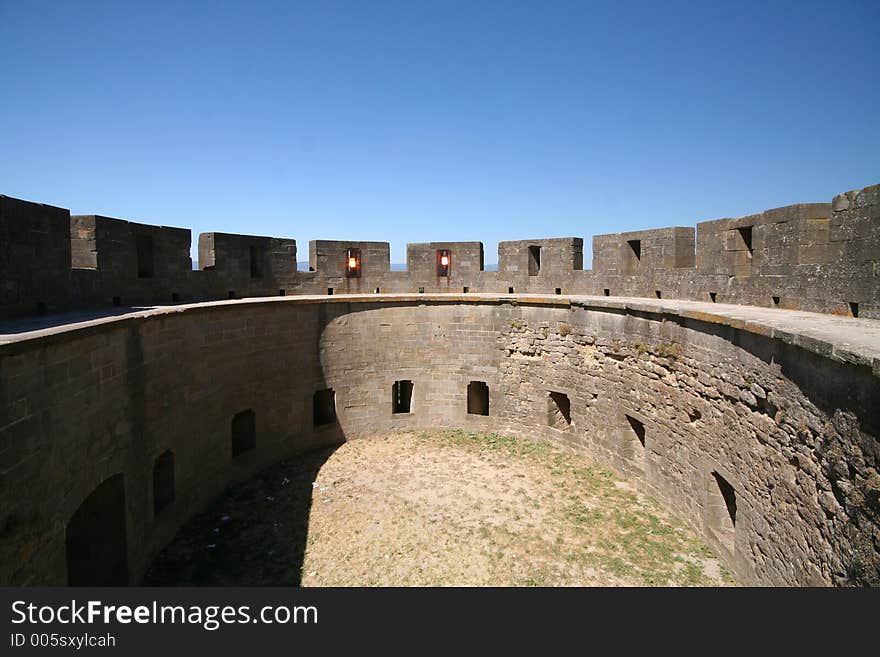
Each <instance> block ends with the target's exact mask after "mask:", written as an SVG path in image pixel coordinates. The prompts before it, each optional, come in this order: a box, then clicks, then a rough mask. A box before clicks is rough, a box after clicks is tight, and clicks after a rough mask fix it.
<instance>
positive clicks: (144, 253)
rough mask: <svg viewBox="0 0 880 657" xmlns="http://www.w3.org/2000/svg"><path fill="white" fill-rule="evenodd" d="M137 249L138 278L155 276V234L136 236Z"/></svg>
mask: <svg viewBox="0 0 880 657" xmlns="http://www.w3.org/2000/svg"><path fill="white" fill-rule="evenodd" d="M135 250H136V251H137V268H138V278H153V236H152V235H138V236H136V237H135Z"/></svg>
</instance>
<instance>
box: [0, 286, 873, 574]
mask: <svg viewBox="0 0 880 657" xmlns="http://www.w3.org/2000/svg"><path fill="white" fill-rule="evenodd" d="M632 306H634V307H630V304H628V303H627V302H626V301H625V300H619V299H618V300H606V299H604V298H588V297H581V298H578V297H574V298H567V297H564V296H557V295H548V296H543V297H538V296H535V297H527V296H525V295H523V296H521V297H519V298H518V299H517V303H511V299H510V297H508V296H505V295H482V294H458V295H451V294H447V295H419V294H411V295H378V296H376V295H363V296H348V297H346V296H335V295H334V296H333V297H326V296H325V297H287V298H284V299H281V298H275V299H265V300H254V301H248V300H238V301H227V302H214V303H209V304H193V305H188V306H181V307H177V308H162V309H156V310H148V311H142V312H136V313H130V314H126V315H119V316H108V317H104V318H100V319H91V320H89V321H84V322H80V323H79V324H65V325H61V326H55V327H44V328H39V329H35V330H32V331H30V332H28V331H27V330H26V329H27V328H28V327H27V324H26V323H24V322H22V323H18V324H16V325H14V327H13V326H7V331H5V332H4V333H3V335H2V338H0V365H2V366H0V437H2V441H3V442H2V444H3V446H4V449H3V450H2V451H0V471H2V475H3V481H4V486H3V488H2V490H0V521H2V523H3V527H4V541H3V542H2V544H0V582H2V583H5V584H64V583H66V581H67V576H66V568H65V553H64V531H65V526H66V525H67V523H68V522H69V520H70V519H71V517H72V516H73V514H74V512H75V511H76V510H77V508H79V506H80V504H81V503H82V502H83V500H84V499H86V498H87V497H88V495H89V494H90V492H92V491H94V490H95V489H96V488H97V487H98V486H99V484H100V483H101V482H103V481H105V480H107V479H108V478H109V477H111V476H112V475H115V474H119V473H122V474H123V475H124V480H125V501H126V517H127V527H128V549H129V554H128V563H129V566H130V573H131V575H130V576H131V578H132V580H137V578H138V576H139V574H140V573H142V572H143V569H144V568H145V566H146V564H147V563H148V562H149V560H150V559H151V557H152V555H154V554H155V553H156V551H157V550H158V549H159V548H160V547H161V546H163V545H164V544H165V543H166V542H167V541H168V540H169V539H170V538H171V536H172V535H173V534H174V532H175V530H176V528H177V527H178V526H179V525H180V523H181V522H183V521H184V520H185V519H186V518H188V517H189V516H190V515H192V514H193V513H194V512H195V511H196V510H198V509H199V508H201V507H202V505H203V504H204V503H205V502H206V501H207V500H209V499H211V498H212V497H214V496H215V495H216V494H217V493H219V492H220V491H221V490H222V488H223V486H224V485H225V484H226V483H227V482H229V481H237V480H240V479H242V478H245V477H248V476H250V475H251V474H253V473H255V472H257V471H258V470H260V469H262V468H264V467H266V466H267V465H268V464H270V463H273V462H275V461H277V460H278V459H280V458H283V457H285V456H289V455H291V454H295V453H297V452H298V451H301V450H305V449H308V448H310V447H314V446H318V445H325V444H330V443H334V442H338V441H340V440H343V439H354V438H357V437H359V436H365V435H372V434H376V433H384V432H388V431H390V430H393V429H395V428H408V429H419V428H438V427H450V428H452V427H459V428H460V427H464V428H473V429H475V430H481V431H501V432H510V433H518V434H527V435H529V436H535V437H543V438H545V439H548V440H553V441H556V442H559V443H561V444H564V445H566V446H569V447H571V448H572V449H577V450H580V451H583V452H584V453H586V454H589V455H591V456H592V457H594V458H596V459H597V460H599V461H600V462H602V463H604V464H605V465H607V466H609V467H612V468H613V469H615V470H617V471H619V472H620V473H622V474H624V475H625V476H627V477H628V478H630V479H631V480H633V481H635V482H636V483H637V484H638V485H639V486H641V487H643V488H644V489H645V490H646V491H648V492H650V493H651V494H652V495H654V496H655V497H657V498H658V499H660V500H662V501H663V502H664V503H665V504H666V505H667V506H668V507H669V508H670V509H671V510H672V511H674V512H675V513H677V514H678V515H680V516H681V517H682V518H684V519H685V520H687V521H688V522H689V523H690V524H691V525H692V526H693V527H694V528H695V529H697V530H698V531H700V532H701V533H702V534H703V535H704V536H705V537H706V540H707V541H708V542H709V543H710V544H711V545H713V547H714V548H715V549H716V550H717V551H718V553H719V555H721V557H722V558H723V559H724V561H725V562H726V564H727V565H728V566H729V567H730V569H731V571H732V572H733V573H734V574H735V576H736V577H737V579H738V580H739V581H741V582H743V583H747V584H801V585H803V584H825V585H851V584H869V585H878V584H880V581H878V573H880V549H878V546H877V544H876V538H875V537H876V536H877V534H878V531H880V511H878V494H880V484H878V481H880V480H878V463H880V448H878V440H877V437H878V433H880V428H878V417H877V414H876V409H877V408H878V407H880V387H878V377H877V376H876V375H875V374H874V371H875V370H872V369H871V368H870V367H868V366H867V365H864V364H856V363H853V362H851V361H848V360H838V359H835V358H834V349H835V346H836V345H837V344H838V343H845V344H846V345H848V350H849V351H850V352H851V353H853V354H855V355H858V357H859V358H860V359H862V361H863V362H876V359H877V357H878V355H880V330H878V327H877V326H876V325H875V324H876V322H872V321H870V320H866V321H865V320H863V321H855V320H852V319H847V318H841V317H833V316H821V315H815V314H810V313H803V312H793V311H792V312H790V313H779V312H778V311H773V310H771V309H761V308H742V307H735V306H719V305H718V304H715V305H711V304H708V303H696V302H683V301H678V302H676V301H667V300H663V301H656V302H653V303H652V302H648V301H646V300H639V301H638V302H637V303H633V304H632ZM636 308H637V309H636ZM710 308H711V309H712V310H713V311H714V312H713V313H711V314H710V313H707V312H705V311H706V310H707V309H710ZM698 318H701V319H698ZM756 328H759V329H760V330H755V329H756ZM777 329H778V330H779V332H780V333H781V334H784V335H786V336H788V337H790V338H792V339H790V340H788V341H783V340H781V339H779V338H777V337H773V332H774V331H775V330H777ZM13 331H14V332H13ZM801 337H809V338H810V339H809V340H801V339H800V338H801ZM825 345H828V348H826V346H825ZM401 379H406V380H409V381H412V383H413V397H412V411H411V412H410V413H406V414H394V413H392V399H391V390H392V385H393V383H394V382H395V381H397V380H401ZM471 381H482V382H485V383H486V384H487V385H488V388H489V408H490V415H489V416H483V415H472V414H468V413H467V386H468V384H469V382H471ZM758 388H760V390H762V391H764V393H765V397H764V398H762V397H761V396H760V395H758V394H756V390H757V389H758ZM326 389H331V390H333V391H334V395H335V405H336V416H337V418H338V422H336V423H330V424H327V425H321V426H318V427H314V426H313V422H312V419H313V418H312V413H313V396H314V394H315V393H316V392H317V391H319V390H326ZM551 392H553V393H557V394H558V395H564V396H565V398H567V399H568V401H569V403H570V410H569V414H570V418H569V419H570V421H568V422H562V421H560V419H559V415H560V413H562V407H561V406H560V405H559V404H558V403H557V405H556V406H555V407H554V406H552V405H551V404H550V403H549V395H550V393H551ZM560 399H561V397H560ZM743 400H745V403H744V401H743ZM246 409H251V410H253V412H254V417H255V428H256V447H255V449H253V450H251V451H248V452H246V453H245V454H244V455H242V456H239V457H238V458H233V457H232V444H231V436H230V423H231V422H232V418H233V417H235V416H236V415H237V414H239V413H241V412H242V411H244V410H246ZM167 450H171V451H172V452H173V453H174V455H175V467H176V473H175V485H176V491H175V496H174V501H173V503H171V504H170V505H168V507H167V508H166V509H165V510H164V511H163V512H162V514H160V515H154V513H153V491H152V481H153V480H152V477H151V471H152V467H153V464H154V462H155V461H156V459H157V458H158V457H159V456H160V455H161V454H164V453H165V452H167ZM719 481H723V482H724V485H726V486H729V487H730V489H731V490H732V491H733V494H734V495H735V499H736V514H735V518H736V522H735V524H730V521H729V519H728V521H725V517H726V515H725V514H727V513H728V511H727V510H725V508H724V498H723V497H722V494H721V492H720V491H721V490H722V488H721V484H719V483H718V482H719ZM572 495H577V491H576V490H572ZM719 500H720V501H719ZM725 522H728V524H729V526H728V525H725Z"/></svg>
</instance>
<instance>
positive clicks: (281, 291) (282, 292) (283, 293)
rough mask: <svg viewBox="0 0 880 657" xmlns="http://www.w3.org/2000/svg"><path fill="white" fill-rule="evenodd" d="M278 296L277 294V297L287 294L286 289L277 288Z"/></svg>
mask: <svg viewBox="0 0 880 657" xmlns="http://www.w3.org/2000/svg"><path fill="white" fill-rule="evenodd" d="M278 296H279V297H286V296H287V290H278Z"/></svg>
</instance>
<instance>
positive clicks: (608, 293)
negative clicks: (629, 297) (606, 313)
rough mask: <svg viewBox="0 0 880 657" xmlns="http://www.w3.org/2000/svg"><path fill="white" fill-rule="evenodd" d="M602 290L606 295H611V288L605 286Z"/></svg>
mask: <svg viewBox="0 0 880 657" xmlns="http://www.w3.org/2000/svg"><path fill="white" fill-rule="evenodd" d="M602 292H603V293H604V294H605V296H606V297H610V296H611V290H609V289H608V288H607V287H606V288H605V289H604V290H602Z"/></svg>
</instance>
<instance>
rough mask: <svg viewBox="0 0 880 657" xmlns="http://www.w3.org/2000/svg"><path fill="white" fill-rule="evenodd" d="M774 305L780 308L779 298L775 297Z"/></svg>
mask: <svg viewBox="0 0 880 657" xmlns="http://www.w3.org/2000/svg"><path fill="white" fill-rule="evenodd" d="M773 305H774V306H778V305H779V297H773Z"/></svg>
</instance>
